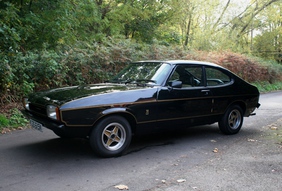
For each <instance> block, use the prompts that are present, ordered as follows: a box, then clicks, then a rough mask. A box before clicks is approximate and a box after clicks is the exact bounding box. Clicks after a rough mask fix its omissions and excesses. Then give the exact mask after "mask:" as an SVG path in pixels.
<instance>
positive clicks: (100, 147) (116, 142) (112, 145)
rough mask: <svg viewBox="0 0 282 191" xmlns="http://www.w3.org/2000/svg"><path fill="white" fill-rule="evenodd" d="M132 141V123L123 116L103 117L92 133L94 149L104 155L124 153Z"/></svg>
mask: <svg viewBox="0 0 282 191" xmlns="http://www.w3.org/2000/svg"><path fill="white" fill-rule="evenodd" d="M130 142H131V127H130V124H129V123H128V121H127V120H126V119H125V118H123V117H121V116H109V117H106V118H104V119H102V120H101V121H100V122H99V123H98V124H97V125H96V126H95V127H94V129H93V131H92V133H91V135H90V145H91V147H92V149H93V150H94V151H95V152H96V153H97V154H98V155H99V156H102V157H114V156H119V155H122V154H123V153H124V151H125V150H126V149H127V148H128V146H129V144H130Z"/></svg>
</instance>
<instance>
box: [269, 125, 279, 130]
mask: <svg viewBox="0 0 282 191" xmlns="http://www.w3.org/2000/svg"><path fill="white" fill-rule="evenodd" d="M270 129H271V130H277V129H278V127H275V126H272V127H270Z"/></svg>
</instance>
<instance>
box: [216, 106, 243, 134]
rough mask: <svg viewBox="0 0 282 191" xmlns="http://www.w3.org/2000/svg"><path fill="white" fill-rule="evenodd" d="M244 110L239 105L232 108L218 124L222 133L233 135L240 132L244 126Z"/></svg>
mask: <svg viewBox="0 0 282 191" xmlns="http://www.w3.org/2000/svg"><path fill="white" fill-rule="evenodd" d="M243 120H244V116H243V110H242V108H241V107H240V106H238V105H232V106H230V107H229V108H228V109H227V111H226V112H225V114H224V115H223V116H222V118H221V120H220V121H219V123H218V126H219V129H220V131H221V132H222V133H224V134H227V135H233V134H236V133H238V132H239V131H240V129H241V127H242V125H243Z"/></svg>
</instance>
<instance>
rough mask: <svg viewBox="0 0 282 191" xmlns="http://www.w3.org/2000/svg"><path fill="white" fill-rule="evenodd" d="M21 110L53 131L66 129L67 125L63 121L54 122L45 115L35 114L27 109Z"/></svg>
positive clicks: (26, 115) (27, 116)
mask: <svg viewBox="0 0 282 191" xmlns="http://www.w3.org/2000/svg"><path fill="white" fill-rule="evenodd" d="M21 112H22V113H23V115H24V116H25V117H26V118H28V119H32V120H34V121H36V122H38V123H40V124H41V125H42V126H43V127H46V128H48V129H50V130H52V131H62V130H64V129H65V125H64V124H63V123H58V122H54V121H52V120H51V119H46V118H44V117H40V116H37V115H34V114H32V113H30V112H28V111H27V110H22V111H21Z"/></svg>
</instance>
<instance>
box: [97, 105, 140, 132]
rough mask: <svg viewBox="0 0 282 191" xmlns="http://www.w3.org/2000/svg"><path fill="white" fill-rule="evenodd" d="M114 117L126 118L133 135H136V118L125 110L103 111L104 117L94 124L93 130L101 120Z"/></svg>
mask: <svg viewBox="0 0 282 191" xmlns="http://www.w3.org/2000/svg"><path fill="white" fill-rule="evenodd" d="M114 115H117V116H121V117H123V118H125V119H126V120H127V121H128V123H129V124H130V127H131V131H132V133H133V134H134V133H135V131H136V124H137V122H136V118H135V116H134V115H133V114H132V113H130V112H128V111H127V110H126V109H125V108H112V109H109V110H105V111H103V112H102V115H101V116H100V117H99V118H98V119H97V120H96V121H95V123H94V124H93V127H92V130H93V128H95V125H96V124H98V123H99V122H100V121H101V120H103V119H105V118H107V117H110V116H114Z"/></svg>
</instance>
